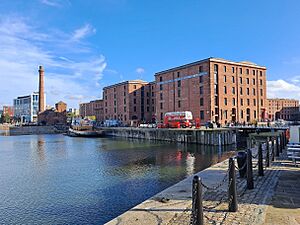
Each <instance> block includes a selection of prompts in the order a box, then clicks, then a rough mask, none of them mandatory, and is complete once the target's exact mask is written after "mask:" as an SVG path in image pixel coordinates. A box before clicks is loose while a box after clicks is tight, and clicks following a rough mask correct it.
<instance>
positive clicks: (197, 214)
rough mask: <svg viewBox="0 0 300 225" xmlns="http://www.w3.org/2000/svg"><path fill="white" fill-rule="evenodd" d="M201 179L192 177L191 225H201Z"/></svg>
mask: <svg viewBox="0 0 300 225" xmlns="http://www.w3.org/2000/svg"><path fill="white" fill-rule="evenodd" d="M200 179H201V178H199V177H198V176H194V179H193V187H192V201H193V205H192V217H193V218H192V224H193V225H203V224H204V222H203V203H202V185H201V182H200V181H201V180H200Z"/></svg>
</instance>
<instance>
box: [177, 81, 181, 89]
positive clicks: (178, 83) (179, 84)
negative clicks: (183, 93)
mask: <svg viewBox="0 0 300 225" xmlns="http://www.w3.org/2000/svg"><path fill="white" fill-rule="evenodd" d="M177 87H179V88H180V87H181V80H179V81H177Z"/></svg>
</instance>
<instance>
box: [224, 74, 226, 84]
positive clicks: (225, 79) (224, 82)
mask: <svg viewBox="0 0 300 225" xmlns="http://www.w3.org/2000/svg"><path fill="white" fill-rule="evenodd" d="M224 83H226V75H224Z"/></svg>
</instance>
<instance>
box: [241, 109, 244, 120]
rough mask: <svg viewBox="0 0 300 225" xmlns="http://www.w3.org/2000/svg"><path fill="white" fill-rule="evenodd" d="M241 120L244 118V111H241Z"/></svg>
mask: <svg viewBox="0 0 300 225" xmlns="http://www.w3.org/2000/svg"><path fill="white" fill-rule="evenodd" d="M241 118H242V119H243V118H244V111H243V110H241Z"/></svg>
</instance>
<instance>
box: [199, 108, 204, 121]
mask: <svg viewBox="0 0 300 225" xmlns="http://www.w3.org/2000/svg"><path fill="white" fill-rule="evenodd" d="M200 120H204V111H203V110H201V111H200Z"/></svg>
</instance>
